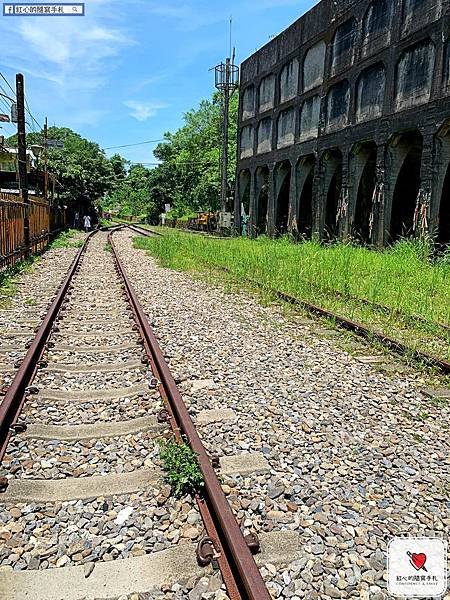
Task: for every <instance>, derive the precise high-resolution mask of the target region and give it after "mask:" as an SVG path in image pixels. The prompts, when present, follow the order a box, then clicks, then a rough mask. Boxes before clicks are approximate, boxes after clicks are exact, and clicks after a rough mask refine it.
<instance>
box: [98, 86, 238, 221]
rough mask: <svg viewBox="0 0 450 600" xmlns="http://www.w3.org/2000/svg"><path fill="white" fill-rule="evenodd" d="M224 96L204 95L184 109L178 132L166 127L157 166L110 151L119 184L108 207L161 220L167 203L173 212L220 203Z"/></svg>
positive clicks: (233, 122) (232, 167) (233, 132)
mask: <svg viewBox="0 0 450 600" xmlns="http://www.w3.org/2000/svg"><path fill="white" fill-rule="evenodd" d="M237 109H238V96H237V94H236V95H235V96H234V97H233V99H232V101H231V106H230V127H229V148H230V152H229V154H230V162H229V173H228V176H229V181H234V177H235V172H236V151H235V148H236V140H237ZM221 119H222V117H221V100H220V95H219V94H214V96H213V97H212V99H211V100H202V102H200V105H199V106H198V108H197V109H193V110H190V111H188V112H187V113H186V114H185V115H184V125H183V126H182V127H181V128H180V129H179V130H178V131H176V132H175V133H165V134H164V140H165V141H164V142H163V143H160V144H159V145H158V146H157V147H156V148H155V150H154V152H153V154H154V156H155V158H156V159H157V160H158V161H159V164H158V165H157V166H155V168H153V169H147V168H146V167H144V166H143V165H133V166H132V167H131V168H128V163H127V162H126V161H124V160H123V159H122V158H121V157H120V156H119V155H115V156H113V157H111V159H110V160H111V163H112V165H113V169H114V177H115V182H116V183H115V186H114V188H113V189H112V191H111V192H110V193H109V194H108V195H107V197H106V199H105V200H104V201H103V202H102V205H103V208H104V209H105V210H112V211H115V212H118V216H119V217H123V216H136V217H142V218H146V219H147V220H148V221H149V222H150V223H157V222H158V217H159V215H160V214H161V213H162V212H163V211H164V207H165V205H166V204H170V206H171V207H172V210H171V213H170V216H171V217H175V218H182V217H184V218H188V215H192V214H195V211H198V210H216V209H217V208H218V201H219V195H220V194H219V190H220V175H219V158H220V147H221V123H222V120H221Z"/></svg>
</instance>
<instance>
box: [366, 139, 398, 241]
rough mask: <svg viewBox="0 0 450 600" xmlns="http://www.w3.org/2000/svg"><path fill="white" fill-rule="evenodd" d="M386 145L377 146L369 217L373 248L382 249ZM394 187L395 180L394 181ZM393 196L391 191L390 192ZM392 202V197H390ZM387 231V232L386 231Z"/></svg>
mask: <svg viewBox="0 0 450 600" xmlns="http://www.w3.org/2000/svg"><path fill="white" fill-rule="evenodd" d="M386 152H387V145H386V144H378V145H377V165H376V183H375V191H374V194H373V200H372V214H371V217H370V221H371V223H370V231H371V241H372V244H374V245H375V246H377V247H379V248H382V247H383V246H384V245H385V244H386V242H387V232H386V226H385V222H386V188H387V187H388V181H387V180H388V178H387V176H386ZM394 186H395V180H394ZM392 194H393V191H392ZM391 200H392V196H391ZM388 231H389V230H388Z"/></svg>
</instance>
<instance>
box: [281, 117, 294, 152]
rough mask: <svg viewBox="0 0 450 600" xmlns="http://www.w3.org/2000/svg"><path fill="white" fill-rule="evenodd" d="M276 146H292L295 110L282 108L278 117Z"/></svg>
mask: <svg viewBox="0 0 450 600" xmlns="http://www.w3.org/2000/svg"><path fill="white" fill-rule="evenodd" d="M277 136H278V137H277V147H278V148H284V147H285V146H292V144H293V143H294V141H295V111H294V109H293V108H288V109H287V110H283V111H282V112H281V113H280V116H279V117H278V131H277Z"/></svg>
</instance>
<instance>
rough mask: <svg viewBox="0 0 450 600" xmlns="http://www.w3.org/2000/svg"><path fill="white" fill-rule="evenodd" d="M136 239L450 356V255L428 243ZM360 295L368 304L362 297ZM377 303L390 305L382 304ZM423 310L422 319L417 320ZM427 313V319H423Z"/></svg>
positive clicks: (170, 234) (173, 258)
mask: <svg viewBox="0 0 450 600" xmlns="http://www.w3.org/2000/svg"><path fill="white" fill-rule="evenodd" d="M165 233H166V235H165V236H164V237H155V238H136V240H135V245H136V247H137V248H141V249H146V250H149V251H150V252H151V254H153V255H154V256H156V257H158V258H159V260H160V263H161V264H162V265H163V266H165V267H169V268H172V269H176V270H180V271H200V272H210V273H213V272H214V273H215V274H217V273H219V272H220V269H223V268H226V269H228V270H229V275H227V278H228V279H230V278H231V280H232V281H233V282H235V283H239V284H246V285H247V284H248V281H249V280H250V279H252V280H255V281H257V282H258V283H259V284H260V285H261V286H262V288H263V292H264V290H265V291H266V292H268V291H269V290H270V289H276V290H280V291H283V292H286V293H289V294H292V295H293V296H296V297H297V298H300V299H304V300H307V301H309V302H311V303H314V304H317V305H319V306H321V307H322V308H326V309H329V310H331V311H333V312H335V313H336V314H338V315H341V316H344V317H347V318H350V319H353V320H355V321H359V322H361V323H363V324H365V325H367V326H370V327H371V328H373V329H374V330H377V331H380V332H382V333H385V334H386V335H389V336H391V337H394V338H396V339H398V340H400V341H402V342H403V343H405V344H407V345H408V346H409V347H410V348H411V349H416V350H421V351H426V352H429V353H431V354H435V355H437V356H439V357H441V358H445V359H447V360H448V359H450V335H449V330H448V329H445V327H442V324H443V325H447V326H448V325H450V257H449V255H447V256H444V257H441V258H440V259H439V260H436V261H435V262H431V261H429V260H428V259H427V258H426V257H427V247H426V244H424V243H422V242H418V241H413V240H403V241H401V242H399V243H398V244H396V245H395V246H394V247H392V248H389V249H386V250H385V251H375V250H370V249H367V248H362V247H357V246H352V245H350V244H344V243H336V244H333V245H329V246H323V245H320V244H318V243H316V242H313V241H311V242H304V243H301V244H292V243H291V242H290V241H289V240H288V239H286V238H283V239H280V240H270V239H268V238H264V237H261V238H258V239H257V240H249V239H247V238H233V239H222V240H217V239H208V238H205V237H202V236H196V235H189V234H186V233H180V232H177V231H174V230H170V229H169V230H166V232H165ZM360 299H363V300H365V301H367V302H368V303H363V302H361V300H360ZM371 303H376V304H379V305H383V306H385V307H387V308H388V309H389V310H388V311H382V310H381V311H380V309H379V308H377V307H375V306H373V305H372V304H371ZM417 316H418V317H420V319H417ZM421 319H422V320H421Z"/></svg>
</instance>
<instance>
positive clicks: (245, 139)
mask: <svg viewBox="0 0 450 600" xmlns="http://www.w3.org/2000/svg"><path fill="white" fill-rule="evenodd" d="M253 138H254V133H253V127H252V126H251V125H247V127H243V128H242V131H241V153H240V156H241V158H248V157H249V156H253Z"/></svg>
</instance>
